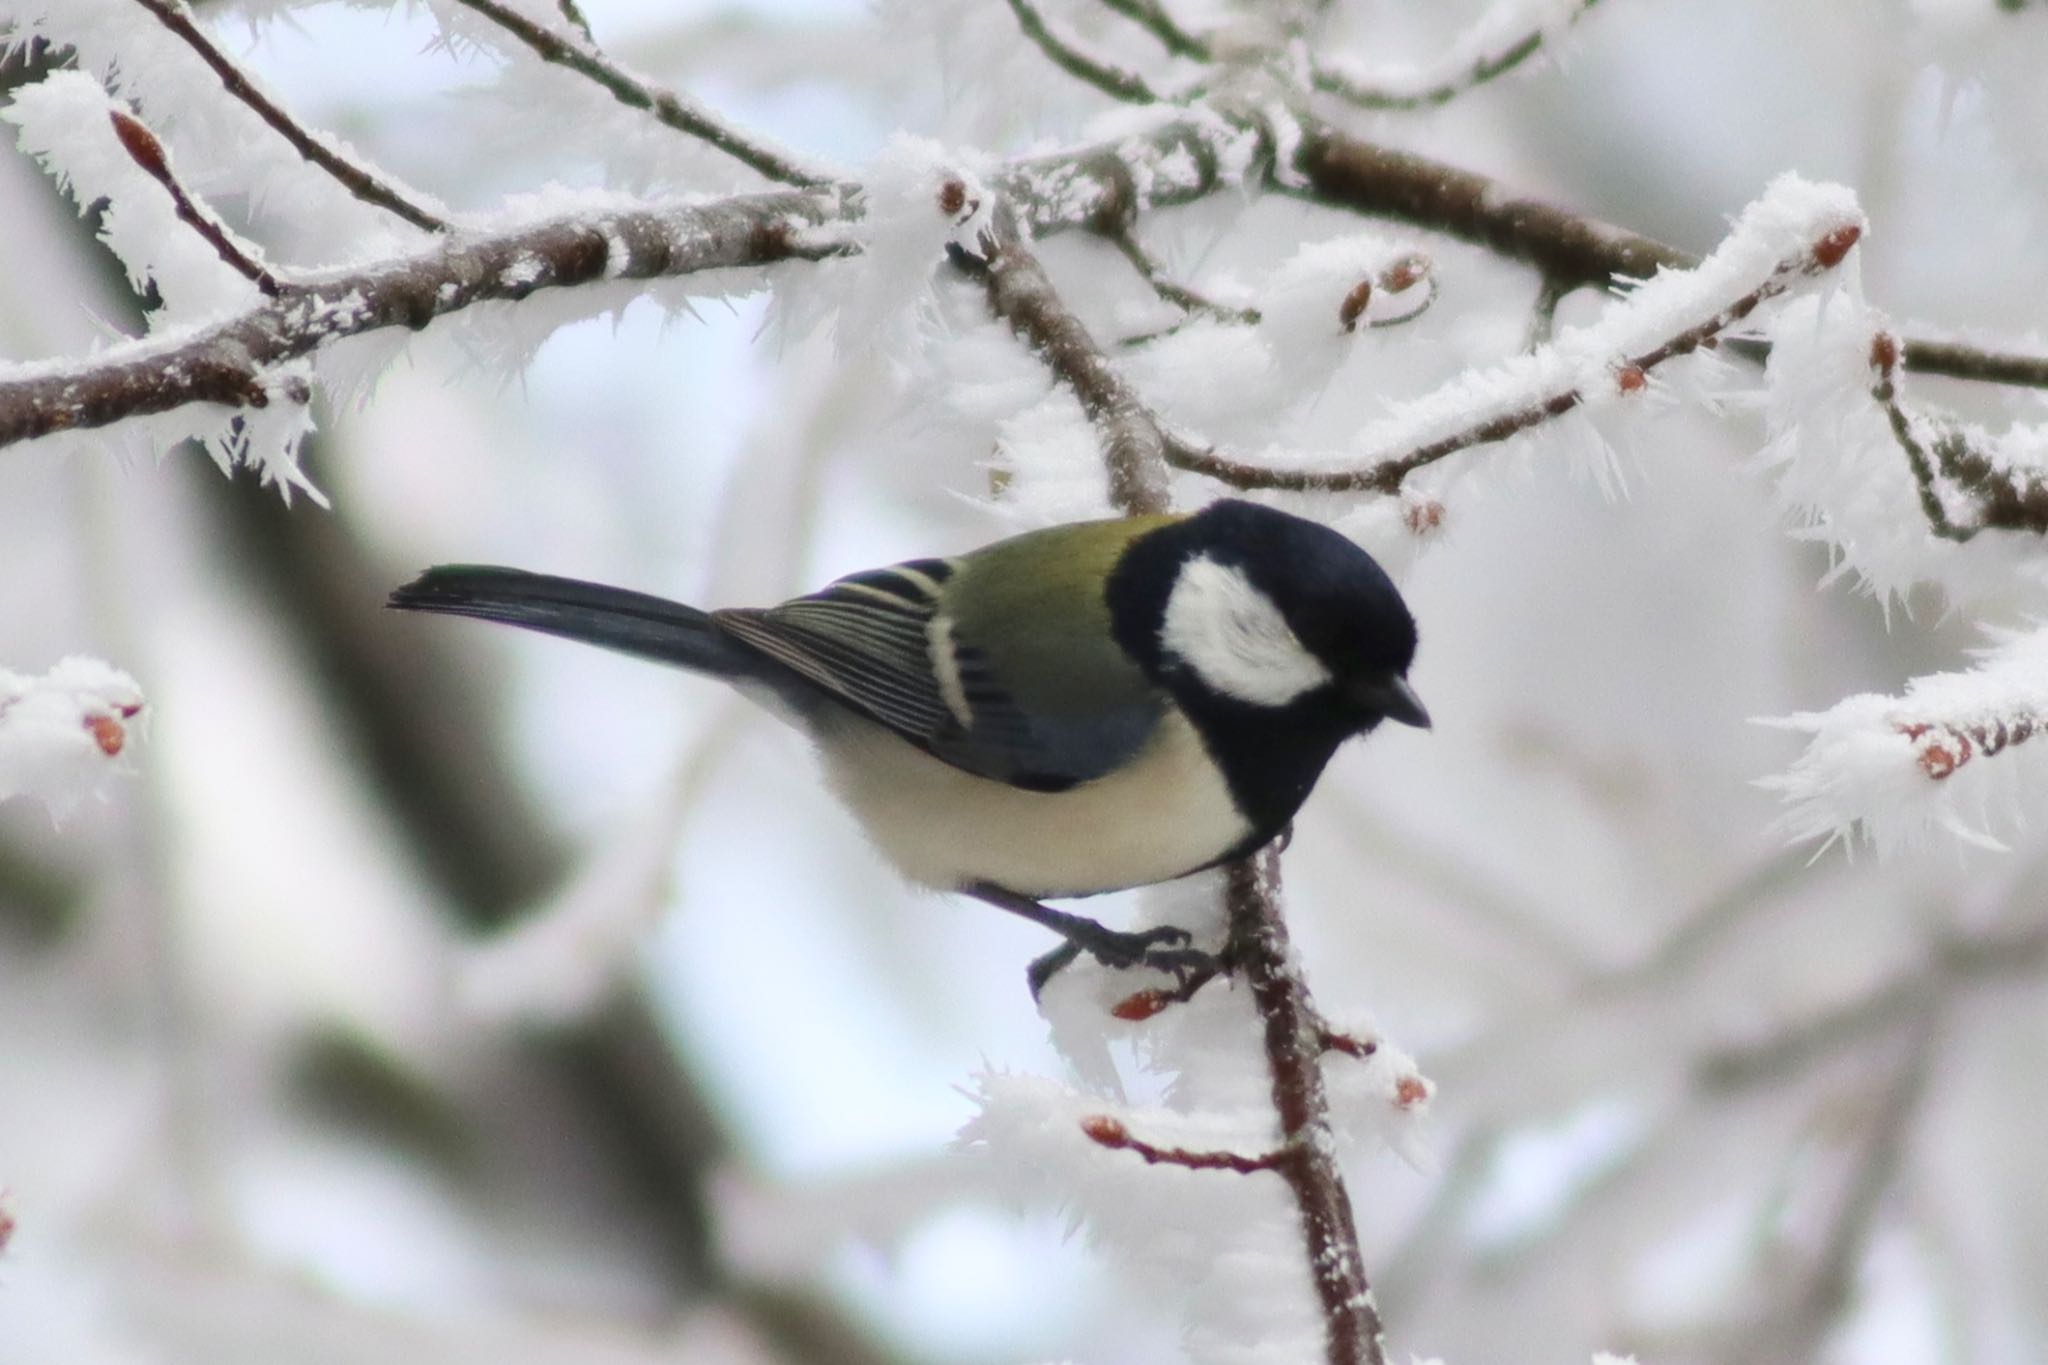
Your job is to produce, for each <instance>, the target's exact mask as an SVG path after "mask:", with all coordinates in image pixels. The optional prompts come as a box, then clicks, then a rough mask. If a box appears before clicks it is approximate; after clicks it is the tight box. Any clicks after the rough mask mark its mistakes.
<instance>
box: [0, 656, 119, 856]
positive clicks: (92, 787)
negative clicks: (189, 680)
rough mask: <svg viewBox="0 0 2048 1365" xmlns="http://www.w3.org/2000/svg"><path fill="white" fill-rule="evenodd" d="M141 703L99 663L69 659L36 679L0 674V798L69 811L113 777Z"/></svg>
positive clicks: (116, 671)
mask: <svg viewBox="0 0 2048 1365" xmlns="http://www.w3.org/2000/svg"><path fill="white" fill-rule="evenodd" d="M143 704H144V703H143V697H142V689H141V688H140V687H139V686H137V685H136V682H135V679H133V678H131V677H129V676H128V675H127V674H126V673H123V672H121V671H120V670H119V669H116V668H112V667H109V666H108V665H106V664H104V663H101V662H100V661H99V660H98V659H88V658H85V657H83V656H77V655H74V656H73V657H71V658H68V659H65V660H63V661H62V662H61V663H59V664H58V665H57V666H56V667H55V668H52V669H51V670H50V671H49V672H47V673H45V674H43V675H42V676H40V677H30V676H27V675H24V674H20V673H12V672H9V671H8V670H6V669H4V668H0V800H5V799H7V798H8V797H10V796H33V797H36V798H37V799H39V800H40V801H42V803H43V804H44V805H45V806H47V807H49V809H50V811H51V813H52V814H54V815H59V816H61V815H63V814H65V813H66V812H68V811H69V810H70V809H71V808H72V807H73V806H75V805H76V804H77V803H78V802H79V801H80V800H81V799H83V798H84V797H86V796H88V795H90V794H91V793H92V792H94V791H96V790H97V789H98V788H99V786H100V785H101V784H102V783H103V782H104V781H105V780H106V778H107V777H108V775H109V774H110V773H112V772H113V771H114V762H115V760H116V759H118V758H119V757H120V756H121V754H122V752H123V751H124V750H125V749H126V748H127V747H128V740H129V727H130V726H132V725H133V724H134V722H135V719H136V717H137V716H139V715H141V713H142V709H143Z"/></svg>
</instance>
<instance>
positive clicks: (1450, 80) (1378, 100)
mask: <svg viewBox="0 0 2048 1365" xmlns="http://www.w3.org/2000/svg"><path fill="white" fill-rule="evenodd" d="M1599 3H1600V0H1579V7H1578V9H1577V10H1576V11H1575V12H1574V13H1573V14H1572V15H1571V17H1570V18H1569V19H1567V20H1566V21H1565V23H1564V24H1563V25H1558V26H1556V27H1555V28H1553V27H1551V26H1545V27H1542V28H1534V29H1531V30H1529V31H1528V32H1527V33H1524V34H1521V35H1520V36H1518V37H1515V38H1512V39H1508V40H1506V41H1505V42H1502V43H1500V44H1499V45H1497V46H1494V47H1492V48H1491V49H1490V50H1485V51H1481V52H1478V53H1477V54H1476V55H1474V56H1473V57H1471V58H1470V60H1469V61H1468V62H1466V63H1465V64H1464V65H1463V67H1462V69H1461V70H1459V71H1457V72H1456V73H1455V74H1452V75H1450V76H1447V77H1444V78H1442V79H1440V80H1434V81H1424V82H1422V83H1420V84H1417V83H1416V82H1415V81H1414V79H1413V77H1410V78H1409V79H1408V80H1406V81H1404V80H1403V79H1402V77H1401V75H1399V74H1396V73H1391V72H1378V71H1372V70H1368V69H1366V68H1364V67H1359V66H1353V65H1351V64H1349V63H1347V62H1345V61H1343V60H1341V59H1339V60H1337V61H1333V62H1327V63H1318V64H1317V65H1316V66H1315V68H1314V69H1313V72H1312V73H1311V76H1310V81H1311V83H1312V84H1313V85H1314V86H1315V88H1316V89H1318V90H1321V91H1323V92H1324V93H1325V94H1330V95H1335V96H1336V97H1337V98H1339V99H1341V100H1344V101H1345V102H1347V103H1349V104H1354V105H1357V106H1358V107H1359V108H1361V109H1428V108H1432V107H1434V106H1436V105H1439V104H1447V103H1449V102H1450V101H1451V100H1454V99H1456V98H1457V97H1458V96H1460V95H1462V94H1464V93H1465V92H1466V91H1468V90H1471V89H1473V88H1475V87H1477V86H1481V85H1484V84H1486V82H1488V81H1490V80H1493V79H1494V78H1495V77H1497V76H1502V75H1505V74H1506V73H1508V72H1510V71H1512V70H1514V69H1515V68H1516V67H1518V66H1520V65H1521V64H1522V63H1523V62H1525V61H1527V60H1529V58H1531V57H1533V56H1535V55H1536V54H1537V53H1538V52H1540V51H1541V50H1542V49H1543V46H1544V44H1545V42H1546V41H1548V39H1549V38H1550V36H1551V34H1552V33H1553V32H1554V31H1556V30H1557V29H1561V28H1565V27H1569V26H1570V25H1572V24H1576V23H1577V22H1578V21H1579V20H1580V19H1582V18H1584V17H1585V14H1586V11H1588V10H1590V9H1592V8H1593V6H1595V5H1597V4H1599ZM1491 18H1492V16H1491V15H1488V16H1485V17H1482V18H1481V19H1480V20H1479V24H1480V25H1481V26H1485V25H1487V24H1488V22H1489V20H1490V19H1491Z"/></svg>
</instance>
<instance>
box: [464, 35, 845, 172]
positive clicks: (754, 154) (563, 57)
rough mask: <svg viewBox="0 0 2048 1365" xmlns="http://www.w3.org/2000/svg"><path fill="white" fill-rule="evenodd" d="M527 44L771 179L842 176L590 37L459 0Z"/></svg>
mask: <svg viewBox="0 0 2048 1365" xmlns="http://www.w3.org/2000/svg"><path fill="white" fill-rule="evenodd" d="M456 3H458V4H460V5H462V6H464V7H465V8H467V9H471V10H474V11H475V12H476V13H478V14H480V15H482V16H483V17H484V18H486V19H488V20H490V21H491V22H492V23H494V24H496V25H497V26H498V27H499V28H501V29H503V30H504V31H505V32H506V33H508V34H510V35H511V36H512V37H514V38H516V39H518V40H519V41H520V42H521V43H523V44H525V45H526V47H527V48H528V49H530V50H531V51H532V52H533V54H534V55H535V56H536V57H539V58H540V59H541V60H542V61H544V62H550V63H553V64H554V65H556V66H560V67H563V68H565V69H567V70H570V71H574V72H575V73H577V74H578V75H580V76H584V77H587V78H588V79H589V80H591V81H593V82H595V83H596V84H597V85H599V86H600V87H602V88H603V89H604V90H605V91H606V92H607V93H609V94H610V95H611V96H612V98H614V99H616V100H618V102H619V103H621V104H623V105H626V106H627V107H628V108H632V109H644V110H646V111H647V112H648V113H649V114H651V115H653V116H654V117H655V118H657V119H659V120H660V121H661V122H662V123H664V124H666V125H668V126H669V127H671V128H673V129H675V130H676V131H677V132H679V133H687V134H688V135H689V136H691V137H694V138H696V139H697V140H699V141H700V142H704V143H707V144H709V145H710V146H713V147H716V148H717V149H718V150H719V151H721V152H724V153H725V154H726V155H727V156H730V157H732V158H733V159H734V160H735V161H739V162H741V163H742V164H744V165H746V166H748V167H750V168H752V169H753V170H755V171H757V172H759V173H760V174H762V175H764V176H766V177H767V178H768V179H770V180H775V181H779V182H781V183H782V184H785V185H795V186H799V187H801V188H805V189H819V188H823V187H825V186H827V185H831V184H832V183H834V182H835V181H836V180H837V179H838V177H837V176H836V175H834V174H833V173H832V172H830V171H828V170H825V169H824V168H822V167H818V166H813V165H810V164H808V163H807V162H805V161H804V160H803V159H802V158H800V157H798V156H797V155H796V154H795V153H793V152H790V151H788V150H786V149H784V148H782V147H778V146H776V145H775V144H774V143H772V142H770V141H769V140H767V139H766V138H762V137H758V136H755V135H754V134H751V133H746V132H742V131H741V130H739V129H737V128H735V127H733V126H732V125H731V124H729V123H727V122H726V121H725V120H723V119H721V118H720V117H719V116H718V115H716V114H714V113H712V112H711V111H710V110H709V109H707V108H705V107H704V106H703V105H701V104H699V103H697V102H696V101H695V100H692V99H689V98H688V97H686V96H684V95H680V94H677V93H676V92H675V91H673V90H668V89H665V88H664V87H662V86H660V85H658V84H656V83H655V82H653V81H651V80H648V79H647V78H646V77H644V76H641V75H639V74H637V73H635V72H633V71H629V70H627V69H626V68H625V67H624V66H621V65H620V64H619V63H617V62H615V61H613V60H612V59H611V58H609V57H607V56H606V55H605V54H604V53H603V52H601V51H599V50H598V49H597V48H596V47H595V46H594V45H591V44H590V43H589V41H588V39H587V38H582V37H581V35H580V34H579V39H580V41H579V40H578V39H572V38H568V37H564V36H563V35H562V34H559V33H556V32H554V31H553V30H552V29H549V28H547V27H546V26H545V25H542V24H537V23H535V22H534V21H533V20H531V19H529V18H527V17H526V16H525V15H523V14H521V13H519V11H517V10H516V9H513V8H512V7H511V6H510V5H507V4H504V3H502V2H501V0H456Z"/></svg>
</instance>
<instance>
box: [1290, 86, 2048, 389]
mask: <svg viewBox="0 0 2048 1365" xmlns="http://www.w3.org/2000/svg"><path fill="white" fill-rule="evenodd" d="M1290 165H1291V169H1292V170H1293V171H1294V172H1296V173H1298V175H1299V177H1300V183H1289V182H1287V181H1285V180H1282V179H1279V178H1277V177H1276V178H1275V179H1274V180H1273V182H1272V185H1271V188H1274V189H1277V190H1280V191H1282V192H1283V193H1289V194H1295V195H1298V196H1301V197H1303V198H1307V199H1310V200H1313V201H1315V202H1317V203H1321V204H1325V205H1327V206H1329V207H1333V208H1343V209H1349V210H1351V211H1353V212H1355V213H1363V214H1368V215H1370V216H1372V217H1376V218H1390V219H1393V220H1394V221H1396V222H1400V223H1406V224H1408V225H1410V226H1412V227H1418V228H1423V229H1425V230H1427V231H1430V232H1440V233H1442V234H1443V235H1445V236H1446V237H1450V238H1452V239H1454V240H1456V241H1460V242H1466V243H1468V244H1470V245H1472V246H1478V247H1484V248H1486V249H1487V250H1489V251H1492V252H1494V253H1496V254H1497V255H1500V256H1503V257H1506V258H1507V259H1509V260H1512V261H1520V262H1521V263H1523V264H1524V265H1528V266H1532V267H1534V268H1535V269H1536V270H1537V271H1538V272H1539V273H1541V275H1542V276H1543V278H1544V280H1545V282H1546V284H1547V286H1548V287H1549V288H1552V289H1557V290H1561V291H1565V292H1569V291H1570V290H1572V289H1577V288H1580V287H1584V286H1590V287H1592V288H1596V289H1612V288H1613V287H1614V286H1615V284H1616V282H1617V281H1620V280H1625V279H1647V278H1648V277H1649V276H1651V275H1653V274H1655V273H1656V271H1657V270H1658V269H1660V268H1663V269H1668V270H1687V269H1690V268H1692V267H1693V266H1695V265H1698V264H1699V260H1700V258H1699V257H1698V256H1696V255H1694V254H1693V253H1691V252H1689V251H1682V250H1680V249H1679V248H1677V247H1674V246H1670V245H1668V244H1666V243H1664V242H1660V241H1658V240H1656V239H1655V238H1654V237H1647V236H1644V235H1643V234H1641V233H1639V232H1631V231H1630V230H1628V229H1627V228H1622V227H1616V226H1615V225H1613V224H1612V223H1604V222H1601V221H1600V220H1599V219H1596V218H1590V217H1587V216H1585V215H1583V214H1578V213H1573V212H1571V211H1570V210H1568V209H1563V208H1559V207H1558V206H1556V205H1555V204H1548V203H1545V202H1543V201H1542V200H1540V199H1532V198H1529V197H1528V196H1526V195H1522V194H1519V193H1517V192H1516V191H1515V190H1513V189H1512V188H1510V187H1509V186H1507V185H1503V184H1502V183H1501V182H1500V181H1498V180H1495V179H1493V178H1492V177H1490V176H1485V175H1480V174H1478V173H1477V172H1474V171H1467V170H1463V169H1460V168H1459V167H1456V166H1452V165H1449V164H1447V163H1445V162H1442V161H1438V160H1435V159H1434V158H1432V157H1426V156H1421V155H1418V154H1417V153H1414V152H1404V151H1401V150H1399V149H1397V148H1393V147H1388V146H1385V145H1383V144H1380V143H1376V142H1367V141H1365V140H1364V139H1362V138H1356V137H1353V136H1351V135H1350V134H1349V133H1346V132H1344V131H1343V130H1342V129H1339V128H1337V127H1335V126H1334V125H1332V124H1329V123H1325V122H1322V121H1320V120H1315V119H1305V120H1303V121H1302V124H1301V139H1300V142H1299V144H1298V146H1297V147H1296V150H1295V155H1294V157H1293V159H1292V161H1291V163H1290ZM1901 350H1902V356H1901V360H1900V367H1901V368H1902V369H1905V370H1908V371H1911V372H1916V373H1926V374H1938V375H1945V376H1947V377H1949V378H1953V379H1972V380H1978V381H1981V382H1984V383H1993V384H2012V385H2019V386H2025V387H2028V388H2048V357H2042V356H2026V355H2015V354H2012V353H2009V352H1998V351H1989V350H1985V349H1982V348H1980V347H1975V346H1969V345H1965V344H1963V343H1960V342H1952V341H1925V340H1918V339H1915V338H1911V337H1908V338H1905V339H1904V341H1903V342H1902V345H1901ZM1758 354H1759V355H1761V354H1762V351H1761V350H1760V349H1759V351H1758Z"/></svg>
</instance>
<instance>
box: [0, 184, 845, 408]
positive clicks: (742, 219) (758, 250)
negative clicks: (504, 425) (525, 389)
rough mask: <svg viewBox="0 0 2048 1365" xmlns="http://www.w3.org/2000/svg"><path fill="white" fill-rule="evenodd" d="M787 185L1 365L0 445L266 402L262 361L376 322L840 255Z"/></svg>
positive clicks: (588, 221) (313, 285)
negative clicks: (820, 238) (67, 353)
mask: <svg viewBox="0 0 2048 1365" xmlns="http://www.w3.org/2000/svg"><path fill="white" fill-rule="evenodd" d="M837 208H838V206H837V203H836V201H835V200H834V199H831V198H828V197H823V196H818V195H812V194H802V193H794V192H787V191H784V192H778V193H773V194H761V195H747V196H739V197H735V198H731V199H723V200H717V201H714V202H711V203H679V202H670V203H657V204H651V205H648V206H647V207H644V208H636V209H630V210H624V211H608V212H601V213H593V214H590V215H589V216H587V217H576V216H569V217H560V218H551V219H548V220H545V221H542V222H539V223H532V224H527V225H524V226H520V227H516V228H510V229H507V230H505V231H502V232H498V233H494V234H491V235H488V236H482V237H466V236H465V237H451V238H448V239H444V241H443V243H442V244H441V245H439V246H437V247H435V248H433V249H432V250H429V251H426V252H423V253H421V254H419V255H416V256H410V257H402V258H399V259H396V260H392V261H387V262H380V263H378V264H376V265H373V266H371V267H369V268H367V269H365V270H362V271H359V272H341V273H335V274H330V275H327V276H324V277H320V278H309V279H306V280H304V281H303V282H300V283H295V284H292V285H289V286H287V287H286V288H285V290H284V292H283V293H282V294H281V295H280V296H278V297H276V298H273V299H269V300H266V301H265V302H264V303H263V304H262V305H261V306H259V307H256V308H253V309H251V310H250V311H248V312H246V313H243V314H241V315H240V316H238V317H235V318H231V319H228V320H227V321H225V322H219V323H213V324H211V325H207V326H203V327H199V328H197V329H189V330H180V331H169V332H165V333H162V334H159V335H156V336H151V337H147V338H143V339H140V340H136V341H130V342H126V343H123V344H121V345H118V346H114V347H110V348H108V349H107V350H105V351H102V352H100V353H99V354H97V355H93V356H89V357H86V358H84V359H80V360H73V361H58V362H35V363H32V364H29V365H24V366H5V365H0V445H7V444H9V443H11V442H14V441H21V440H28V439H31V438H34V437H37V436H47V435H49V434H51V433H52V432H59V431H71V430H79V429H84V428H91V427H102V426H106V425H108V424H109V423H112V422H117V421H120V420H121V419H123V418H127V417H137V416H143V415H147V414H150V413H160V412H168V411H170V410H171V409H173V408H177V407H181V406H183V405H184V404H186V403H216V404H221V405H224V406H228V407H244V406H246V407H259V408H260V407H264V406H267V405H268V403H269V401H270V394H269V392H268V391H267V388H266V386H265V384H264V376H265V372H266V371H267V370H269V369H270V368H271V367H273V366H276V365H278V364H281V363H283V362H285V361H288V360H293V359H296V358H298V357H300V356H304V355H308V354H310V353H311V352H313V351H315V350H318V349H319V348H320V347H321V346H323V345H325V344H327V343H328V342H330V341H335V340H338V339H339V338H341V337H347V336H356V335H359V334H361V333H364V332H371V331H376V330H379V329H381V328H385V327H407V328H411V329H413V330H415V331H417V330H418V329H420V328H422V327H424V326H426V325H427V324H428V323H430V322H432V321H433V320H434V319H435V318H438V317H442V316H444V315H446V314H448V313H453V312H456V311H458V310H460V309H463V308H467V307H469V306H470V305H472V304H475V303H481V302H485V301H487V300H516V299H523V298H525V297H526V296H527V295H529V294H532V293H533V292H534V291H536V290H540V289H553V288H563V287H567V286H571V285H579V284H590V283H594V282H597V281H600V280H612V279H652V278H655V277H657V276H676V275H688V274H692V273H695V272H697V271H702V270H711V269H717V268H720V267H727V266H758V265H767V264H771V263H773V262H776V261H786V260H793V259H805V260H814V259H817V258H818V257H820V256H822V255H827V254H830V253H831V252H833V251H835V250H837V249H838V248H836V247H831V246H821V245H820V244H818V243H817V242H816V241H814V240H812V239H810V238H808V237H807V236H806V235H805V234H804V232H803V231H802V228H803V227H804V226H805V225H807V224H812V223H817V222H819V221H821V220H823V219H824V218H825V217H827V216H828V215H829V214H832V213H834V212H836V211H837Z"/></svg>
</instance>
